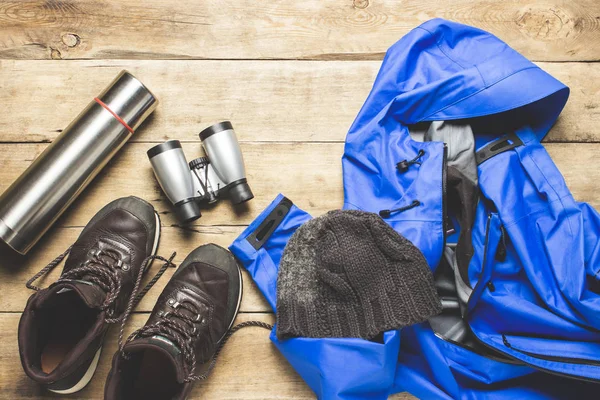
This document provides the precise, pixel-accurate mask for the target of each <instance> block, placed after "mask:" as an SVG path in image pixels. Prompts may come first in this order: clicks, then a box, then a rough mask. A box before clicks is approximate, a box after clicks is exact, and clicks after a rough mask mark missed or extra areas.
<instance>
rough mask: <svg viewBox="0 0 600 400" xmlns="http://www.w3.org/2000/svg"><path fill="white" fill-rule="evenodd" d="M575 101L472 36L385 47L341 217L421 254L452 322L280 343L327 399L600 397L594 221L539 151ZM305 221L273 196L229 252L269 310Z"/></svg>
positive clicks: (360, 120) (352, 135) (419, 34)
mask: <svg viewBox="0 0 600 400" xmlns="http://www.w3.org/2000/svg"><path fill="white" fill-rule="evenodd" d="M568 94H569V90H568V88H567V87H566V86H564V85H563V84H562V83H561V82H559V81H557V80H556V79H554V78H553V77H551V76H550V75H548V74H547V73H546V72H544V71H542V70H541V69H540V68H539V67H537V66H536V65H535V64H533V63H531V62H530V61H528V60H527V59H525V58H524V57H523V56H521V55H520V54H518V53H517V52H516V51H514V50H513V49H511V48H510V47H509V46H507V45H506V44H505V43H503V42H502V41H500V40H499V39H498V38H496V37H494V36H492V35H490V34H489V33H487V32H484V31H481V30H479V29H475V28H472V27H468V26H464V25H460V24H456V23H452V22H448V21H444V20H439V19H436V20H432V21H428V22H426V23H424V24H423V25H421V26H419V27H417V28H415V29H414V30H413V31H411V32H410V33H409V34H408V35H406V36H405V37H404V38H402V39H401V40H400V41H399V42H398V43H396V44H395V45H394V46H392V47H391V48H390V49H389V51H388V52H387V54H386V57H385V59H384V61H383V65H382V67H381V70H380V72H379V74H378V76H377V79H376V81H375V83H374V85H373V89H372V91H371V93H370V95H369V97H368V98H367V100H366V102H365V104H364V106H363V107H362V109H361V110H360V112H359V114H358V116H357V118H356V120H355V121H354V123H353V125H352V127H351V128H350V130H349V133H348V136H347V139H346V146H345V151H344V156H343V162H342V165H343V172H344V191H345V198H344V208H347V209H360V210H364V211H370V212H376V213H380V212H381V214H380V215H382V217H383V218H385V220H386V221H387V222H388V223H389V224H390V225H391V226H392V227H393V228H394V229H395V230H396V231H398V232H399V233H400V234H402V235H403V236H405V237H406V238H408V239H409V240H411V241H412V242H413V243H414V244H415V245H416V246H417V247H418V248H420V249H421V251H422V252H423V254H424V255H425V258H426V259H427V261H428V263H429V265H430V267H431V269H432V270H433V271H434V276H435V278H436V285H437V287H438V291H439V292H440V296H441V298H442V303H443V305H444V313H443V314H442V315H441V316H439V317H435V318H433V319H431V320H430V321H428V322H426V323H422V324H418V325H415V326H412V327H407V328H404V329H402V331H401V332H396V331H392V332H387V333H386V334H385V335H384V338H383V341H382V342H370V341H364V340H360V339H305V338H294V339H289V340H285V341H278V340H277V338H276V336H275V334H274V333H272V335H271V339H272V340H273V342H274V343H275V345H276V346H277V347H278V349H279V350H280V351H281V352H282V353H283V354H284V355H285V356H286V358H287V359H288V361H289V362H290V363H291V364H292V365H293V366H294V368H295V369H296V370H297V371H298V373H299V374H300V375H301V376H302V377H303V378H304V380H305V381H306V382H307V383H308V384H309V386H310V387H311V388H312V389H313V390H314V391H315V393H316V394H317V396H318V397H319V398H324V399H380V398H381V399H383V398H386V397H387V396H388V395H389V394H390V393H394V392H399V391H405V390H406V391H409V392H411V393H413V394H414V395H416V396H418V397H421V398H454V399H458V398H461V399H476V398H482V399H483V398H485V399H495V398H498V399H500V398H502V399H504V398H598V397H599V396H600V394H598V392H600V387H599V386H597V385H596V383H597V382H598V381H600V281H599V278H600V277H599V275H600V244H599V243H600V241H599V235H600V216H599V215H598V213H597V212H596V211H595V210H593V209H592V208H591V207H590V206H589V205H587V204H584V203H578V202H576V201H575V200H574V199H573V197H572V195H571V193H570V192H569V190H568V188H567V187H566V185H565V182H564V180H563V177H562V175H561V174H560V172H559V171H558V169H557V168H556V166H555V165H554V163H553V162H552V160H551V159H550V157H549V155H548V153H547V152H546V150H545V149H544V147H543V146H542V145H541V144H540V141H541V139H542V138H543V137H544V136H545V135H546V133H547V132H548V130H549V129H550V128H551V126H552V125H553V124H554V122H555V121H556V119H557V117H558V115H559V114H560V112H561V110H562V108H563V107H564V105H565V103H566V101H567V98H568ZM436 135H437V136H436ZM440 138H441V140H440ZM436 139H437V140H436ZM471 150H472V151H471ZM310 218H311V217H310V216H309V215H308V214H306V213H305V212H303V211H301V210H300V209H298V208H297V207H296V206H295V205H293V204H292V203H291V201H290V200H288V199H286V198H284V197H283V196H279V197H278V198H277V199H275V201H274V202H273V203H272V204H271V205H270V206H269V207H268V208H267V209H266V210H265V211H264V212H263V213H262V214H261V215H260V216H259V217H258V218H257V219H256V220H255V221H254V222H253V223H252V224H251V225H250V226H249V227H248V229H246V230H245V231H244V233H243V234H242V235H241V236H240V237H239V238H238V239H237V240H236V241H235V242H234V243H233V244H232V246H231V250H232V252H233V253H234V254H235V255H236V256H237V257H238V258H239V259H240V261H241V262H242V263H243V265H244V266H245V267H246V268H247V269H248V271H249V272H250V274H251V275H252V277H253V279H254V280H255V281H256V283H257V285H258V287H259V288H260V289H261V290H262V292H263V293H264V294H265V296H266V297H267V299H268V300H269V303H270V304H271V306H272V307H273V309H275V307H276V302H275V299H276V293H275V289H276V279H277V270H278V267H279V260H280V258H281V254H282V252H283V249H284V247H285V244H286V243H287V240H288V239H289V237H290V236H291V235H292V234H293V232H294V231H295V229H297V227H299V226H300V225H301V224H303V223H304V222H306V221H307V220H308V219H310Z"/></svg>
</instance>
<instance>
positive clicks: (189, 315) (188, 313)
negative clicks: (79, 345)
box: [119, 299, 273, 382]
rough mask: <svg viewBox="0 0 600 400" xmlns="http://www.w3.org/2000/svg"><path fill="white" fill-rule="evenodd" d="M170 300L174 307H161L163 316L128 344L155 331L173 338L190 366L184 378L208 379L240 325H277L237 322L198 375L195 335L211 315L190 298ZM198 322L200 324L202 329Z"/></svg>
mask: <svg viewBox="0 0 600 400" xmlns="http://www.w3.org/2000/svg"><path fill="white" fill-rule="evenodd" d="M168 304H169V306H171V307H172V308H173V311H167V312H162V311H159V312H158V314H157V315H158V317H159V318H160V319H159V320H158V321H157V322H155V323H154V324H151V325H146V326H143V327H142V328H140V329H138V330H137V331H135V332H133V333H132V334H131V335H130V336H129V338H127V341H126V342H125V345H126V344H127V343H129V342H131V341H132V340H134V339H137V338H146V337H150V336H155V335H160V336H162V337H164V338H166V339H168V340H170V341H172V342H173V343H175V344H176V345H177V346H178V347H179V349H180V350H181V352H182V354H183V358H184V360H185V363H184V366H185V368H186V373H187V377H186V378H185V379H184V382H193V381H198V380H205V379H207V378H208V376H209V375H210V373H211V372H212V370H213V368H214V366H215V364H216V362H217V358H218V357H219V354H220V353H221V350H222V349H223V346H224V345H225V343H226V342H227V341H228V340H229V338H230V337H231V336H232V335H233V334H234V333H235V332H237V331H239V330H240V329H242V328H245V327H249V326H257V327H261V328H264V329H268V330H271V329H273V327H272V326H271V325H269V324H267V323H265V322H262V321H246V322H242V323H240V324H238V325H236V326H234V327H233V328H231V329H230V330H229V331H228V332H227V333H226V334H225V336H224V337H223V338H222V339H221V341H220V342H219V344H218V346H217V349H216V351H215V353H214V354H213V356H212V357H211V359H210V362H209V365H208V368H207V370H206V372H204V373H203V374H201V375H195V370H196V363H197V361H196V352H195V349H194V339H195V338H196V336H197V335H198V334H199V332H200V330H201V329H202V328H203V327H205V326H206V325H207V321H208V318H207V315H205V314H206V311H202V310H199V309H198V307H197V306H195V305H194V304H192V303H190V302H188V301H182V302H177V301H175V300H174V299H169V300H168ZM197 325H200V329H199V328H198V326H197ZM125 345H123V346H120V347H119V348H120V351H121V355H122V356H123V357H124V358H128V355H127V353H126V352H125V351H124V350H123V347H124V346H125Z"/></svg>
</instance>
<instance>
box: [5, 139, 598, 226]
mask: <svg viewBox="0 0 600 400" xmlns="http://www.w3.org/2000/svg"><path fill="white" fill-rule="evenodd" d="M45 146H46V145H44V144H18V145H15V144H12V145H7V144H4V145H0V191H4V190H5V189H6V188H7V187H8V186H9V184H10V183H11V182H12V181H13V180H14V179H16V178H17V177H18V175H19V174H20V173H21V172H22V171H23V170H24V169H25V168H26V167H27V166H28V165H29V164H30V163H31V161H32V160H33V159H34V158H35V157H36V156H37V155H38V154H39V153H40V152H41V151H42V150H43V149H44V147H45ZM149 146H150V145H149V144H142V143H133V144H128V145H126V146H125V147H124V148H123V149H122V151H121V153H120V154H119V155H118V156H117V157H116V159H114V160H113V162H112V164H111V165H109V166H108V167H107V168H105V169H104V170H103V171H102V173H101V174H100V175H99V176H98V177H97V178H96V180H95V181H94V182H93V183H92V184H91V185H90V187H88V188H87V189H86V190H85V191H84V193H83V194H82V196H81V197H80V198H79V199H77V201H76V202H75V203H74V204H73V205H72V206H71V208H70V209H69V210H68V211H67V212H66V213H65V215H63V217H62V218H61V219H60V220H59V221H58V225H59V226H84V225H85V224H86V223H87V222H88V221H89V220H90V218H91V217H92V216H93V215H94V214H95V213H96V212H97V211H98V210H100V208H102V207H103V206H104V205H105V204H106V203H108V202H109V201H110V200H112V199H115V198H118V197H122V196H128V195H132V194H134V195H136V196H138V197H141V198H143V199H146V200H148V201H150V202H151V203H152V204H153V205H154V207H155V208H156V209H157V210H158V211H159V213H160V214H161V219H162V223H163V225H165V226H171V225H177V224H179V222H178V221H177V219H176V218H175V216H174V215H173V213H172V212H171V206H170V204H169V203H168V201H167V199H166V197H165V196H164V195H163V194H162V191H161V190H160V187H159V186H158V184H157V183H156V180H155V179H154V176H153V174H152V170H151V168H150V164H149V162H148V160H147V158H146V150H147V149H148V147H149ZM199 147H200V146H199V144H197V143H184V145H183V148H184V151H185V152H186V153H187V154H188V157H189V158H190V159H191V157H192V155H196V154H198V152H199ZM546 147H547V149H548V150H549V152H550V154H551V156H553V157H554V159H555V162H556V164H557V165H558V168H559V169H560V170H561V171H563V173H564V174H565V177H566V180H567V183H568V184H569V186H570V188H571V190H572V191H573V194H574V196H575V198H577V199H578V200H580V201H587V202H590V203H591V204H592V205H593V206H595V207H599V206H600V198H598V196H597V191H598V187H597V184H596V182H598V181H600V170H599V169H598V168H590V166H591V165H592V166H593V165H596V163H597V162H598V154H600V153H599V151H600V145H599V144H576V143H564V144H563V143H549V144H547V145H546ZM242 151H243V153H244V157H245V160H246V166H247V171H248V180H249V183H250V186H251V187H252V190H253V191H254V193H255V195H256V197H255V198H254V199H253V200H251V201H249V202H248V203H245V204H242V205H241V206H238V207H234V206H232V205H231V203H229V202H228V201H227V200H224V201H220V202H219V203H218V204H217V205H216V206H214V207H213V208H211V209H207V210H205V211H204V213H203V217H202V218H200V219H199V220H197V221H196V222H195V223H194V224H195V225H204V226H208V225H246V224H248V223H250V222H251V221H252V220H254V218H256V216H257V215H258V214H259V213H260V212H261V211H262V210H264V209H265V207H266V206H267V205H269V204H270V203H271V201H272V200H273V199H274V198H275V197H276V195H277V194H278V193H283V194H284V195H286V196H287V197H288V198H290V199H292V201H294V202H295V203H296V204H297V205H298V206H299V207H300V208H302V209H304V210H306V211H307V212H309V213H310V214H311V215H315V216H316V215H320V214H323V213H325V212H326V211H328V210H332V209H336V208H340V207H341V206H342V204H343V188H342V171H341V162H340V158H341V155H342V153H343V144H342V143H272V144H269V145H265V144H261V143H245V144H243V145H242ZM574 155H576V156H574Z"/></svg>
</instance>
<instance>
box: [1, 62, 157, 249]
mask: <svg viewBox="0 0 600 400" xmlns="http://www.w3.org/2000/svg"><path fill="white" fill-rule="evenodd" d="M157 105H158V101H157V99H156V98H155V97H154V95H153V94H152V93H151V92H150V91H149V90H148V89H147V88H146V87H145V86H144V85H143V84H142V83H141V82H140V81H138V80H137V79H136V78H135V77H134V76H133V75H131V74H130V73H129V72H127V71H121V73H119V75H118V76H117V77H116V78H115V80H114V81H113V82H112V83H111V84H110V85H109V86H108V87H107V88H106V89H105V90H104V91H103V92H102V93H101V94H100V95H99V96H98V97H96V98H94V100H93V101H92V102H91V103H90V104H89V105H88V106H87V107H86V108H85V109H84V110H83V112H82V113H81V114H79V116H78V117H77V118H76V119H75V120H74V121H73V122H72V123H71V124H70V125H69V126H68V127H67V128H66V129H65V130H64V131H63V132H62V133H61V134H60V135H59V136H58V137H57V138H56V140H54V142H53V143H52V144H51V145H50V146H48V148H46V150H45V151H44V152H43V153H42V154H41V155H40V156H39V157H38V158H37V159H36V160H35V161H34V162H33V164H31V165H30V166H29V168H27V170H26V171H25V172H24V173H23V174H22V175H21V176H20V177H19V178H18V179H17V180H16V181H15V182H14V183H13V184H12V185H11V186H10V187H9V188H8V189H7V190H6V191H5V192H4V193H3V194H2V196H0V238H1V239H2V240H3V241H4V242H6V243H7V244H8V245H9V246H10V247H12V248H13V249H14V250H16V251H18V252H19V253H21V254H25V253H27V251H29V249H31V247H32V246H33V245H35V243H36V242H37V241H38V240H39V239H40V238H41V237H42V235H43V234H44V233H45V232H46V231H47V230H48V228H50V226H52V224H53V223H54V222H55V221H56V220H57V219H58V217H59V216H60V215H61V214H62V213H63V212H64V211H65V210H66V209H67V207H69V205H70V204H71V203H72V202H73V201H74V200H75V199H76V198H77V196H78V195H79V194H80V193H81V192H82V191H83V189H85V187H86V186H87V185H88V184H89V183H90V182H91V181H92V179H93V178H94V177H95V176H96V175H97V174H98V172H100V170H101V169H102V168H103V167H104V166H105V165H106V163H108V161H109V160H110V159H111V158H112V157H113V156H114V155H115V154H116V153H117V151H118V150H119V149H120V148H121V147H122V146H123V145H124V144H125V142H127V140H129V138H130V137H131V136H132V134H133V132H134V131H135V129H136V128H137V127H139V126H140V124H141V123H142V122H144V120H145V119H146V118H147V117H148V115H150V114H151V113H152V111H154V109H155V108H156V106H157Z"/></svg>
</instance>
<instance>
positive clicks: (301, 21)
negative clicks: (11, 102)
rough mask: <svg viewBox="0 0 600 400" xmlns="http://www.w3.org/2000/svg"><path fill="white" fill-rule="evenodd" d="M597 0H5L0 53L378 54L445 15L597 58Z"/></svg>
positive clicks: (568, 57) (566, 55) (540, 47)
mask: <svg viewBox="0 0 600 400" xmlns="http://www.w3.org/2000/svg"><path fill="white" fill-rule="evenodd" d="M599 13H600V3H598V2H597V1H596V0H579V1H576V2H575V1H564V0H525V1H523V0H508V1H502V2H499V1H494V0H410V1H407V0H387V1H383V0H305V1H293V0H277V1H264V2H256V1H251V0H221V1H218V2H212V1H202V2H200V1H196V0H180V1H177V2H173V1H168V0H145V1H143V2H140V1H137V2H123V1H119V0H102V1H98V0H52V1H45V0H25V1H23V0H9V1H7V0H4V1H0V57H1V58H21V59H50V58H52V59H65V58H71V59H72V58H95V59H113V58H121V59H136V58H145V59H149V58H151V59H158V58H160V59H181V58H196V59H199V58H202V59H266V58H277V59H282V58H285V59H290V58H291V59H299V58H302V59H366V58H371V59H372V58H376V59H380V58H381V57H382V55H383V53H384V52H385V51H386V49H387V48H388V47H389V46H390V45H391V44H393V43H394V42H395V41H396V40H398V39H399V38H400V37H401V36H402V35H404V34H406V33H407V32H408V31H409V30H410V29H412V28H414V27H415V26H417V25H419V24H420V23H422V22H424V21H426V20H428V19H431V18H434V17H441V18H446V19H450V20H454V21H457V22H462V23H466V24H470V25H474V26H476V27H479V28H482V29H485V30H488V31H490V32H491V33H493V34H496V35H497V36H499V37H500V38H502V39H503V40H504V41H506V42H508V43H510V44H511V45H512V46H513V47H514V48H515V49H517V50H518V51H520V52H522V53H523V54H524V55H525V56H526V57H528V58H530V59H532V60H536V61H547V60H549V61H594V60H598V59H599V53H600V40H599V26H600V21H599V19H598V16H599V15H600V14H599Z"/></svg>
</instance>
